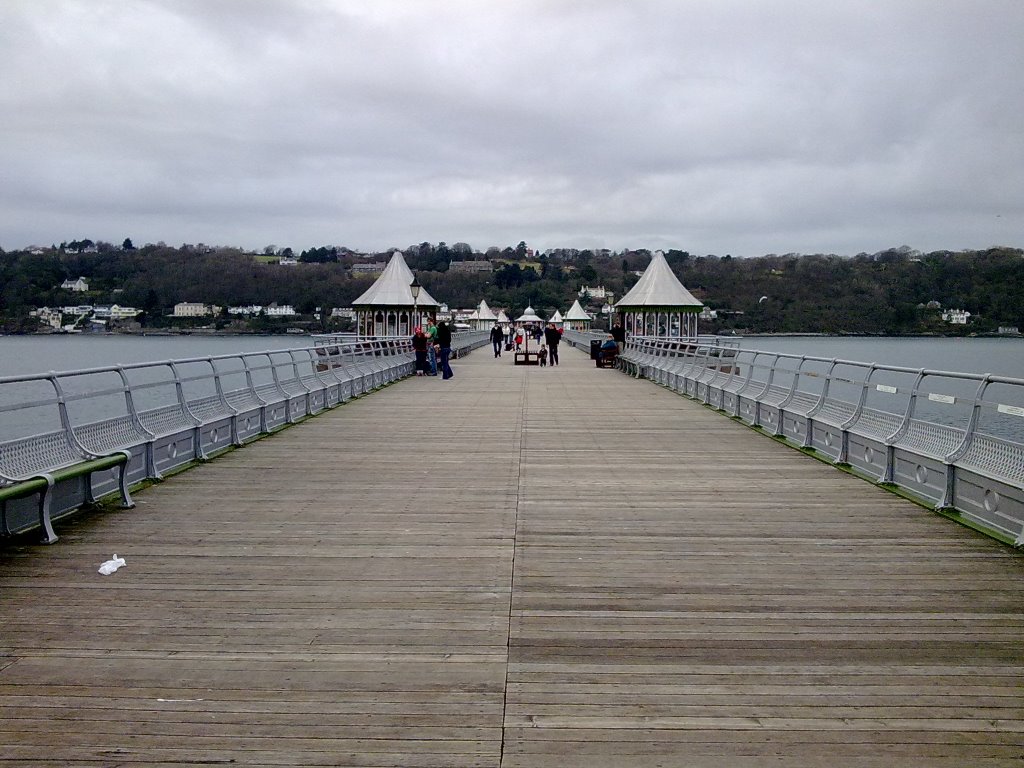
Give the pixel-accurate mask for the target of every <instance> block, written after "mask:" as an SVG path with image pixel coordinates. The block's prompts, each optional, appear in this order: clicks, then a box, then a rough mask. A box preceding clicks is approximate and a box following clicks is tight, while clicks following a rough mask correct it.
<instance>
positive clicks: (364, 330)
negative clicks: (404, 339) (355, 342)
mask: <svg viewBox="0 0 1024 768" xmlns="http://www.w3.org/2000/svg"><path fill="white" fill-rule="evenodd" d="M413 279H414V276H413V274H412V270H411V269H409V267H408V265H407V264H406V263H405V257H404V256H402V252H401V251H395V252H394V253H393V254H391V261H389V262H388V265H387V266H386V267H385V268H384V271H383V272H382V273H381V275H380V277H378V278H377V280H376V282H374V284H373V285H371V286H370V287H369V288H368V289H367V290H366V292H365V293H363V295H362V296H360V297H359V298H358V299H356V300H355V301H353V302H352V309H354V310H355V313H356V324H357V328H358V330H359V338H361V339H368V338H380V337H387V336H392V337H393V336H412V334H413V331H414V330H415V329H416V327H417V326H424V325H426V323H425V322H424V320H425V319H429V318H430V317H432V316H434V315H436V314H437V309H438V307H439V306H440V305H439V304H438V303H437V302H436V301H435V300H434V297H433V296H431V295H430V294H429V293H427V290H426V288H422V287H421V288H420V290H419V295H418V296H416V297H413V295H412V288H410V286H411V285H412V282H413Z"/></svg>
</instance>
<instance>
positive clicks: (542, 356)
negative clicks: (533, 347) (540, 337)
mask: <svg viewBox="0 0 1024 768" xmlns="http://www.w3.org/2000/svg"><path fill="white" fill-rule="evenodd" d="M537 354H538V356H539V357H538V362H539V363H540V367H541V368H543V367H544V366H545V365H547V364H548V348H547V347H545V346H544V345H543V344H541V345H540V349H538V350H537Z"/></svg>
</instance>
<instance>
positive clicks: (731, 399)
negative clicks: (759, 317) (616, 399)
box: [618, 339, 1024, 545]
mask: <svg viewBox="0 0 1024 768" xmlns="http://www.w3.org/2000/svg"><path fill="white" fill-rule="evenodd" d="M618 366H619V367H620V368H621V369H622V370H623V371H625V372H626V373H630V374H632V375H634V376H637V377H643V378H647V379H650V380H652V381H655V382H657V383H659V384H661V385H662V386H665V387H668V388H670V389H672V390H674V391H676V392H678V393H680V394H684V395H686V396H688V397H691V398H693V399H695V400H699V401H700V402H702V403H704V404H706V405H708V406H711V407H713V408H715V409H717V410H720V411H722V412H724V413H725V414H727V415H729V416H731V417H733V418H736V419H739V420H741V421H743V422H745V423H747V424H749V425H751V426H754V427H758V428H760V429H762V430H764V431H765V432H767V433H769V434H771V435H773V436H775V437H778V438H781V439H783V440H785V441H787V442H789V443H790V444H792V445H794V446H796V447H799V448H803V449H805V450H809V451H813V452H814V453H815V454H816V455H818V456H819V457H821V458H824V459H827V460H829V461H831V462H833V463H835V464H838V465H840V466H844V467H848V468H850V469H852V470H853V471H855V472H857V473H858V474H860V475H862V476H865V477H868V478H870V479H872V480H874V481H877V482H880V483H886V484H893V485H895V486H898V487H899V488H901V489H903V490H905V491H907V492H909V493H910V494H911V495H913V496H915V497H916V498H918V499H920V500H922V501H924V502H926V503H928V504H930V505H932V506H933V507H935V508H937V509H940V510H944V511H949V512H951V513H955V514H956V515H957V516H959V517H960V518H962V519H963V520H964V521H966V522H969V523H971V524H974V525H976V526H978V527H980V528H982V529H984V530H986V531H988V532H990V533H993V534H995V535H997V536H998V537H999V538H1002V539H1006V540H1011V541H1013V542H1015V543H1016V544H1017V545H1021V544H1024V379H1017V378H1012V377H1005V376H994V375H991V374H974V373H960V372H953V371H940V370H928V369H917V368H904V367H899V366H886V365H878V364H876V363H865V362H859V361H853V360H842V359H837V358H823V357H812V356H800V355H792V354H783V353H778V352H764V351H759V350H750V349H742V348H739V347H738V346H734V345H722V344H719V343H715V342H713V343H705V342H703V341H700V340H673V339H630V341H629V343H627V345H626V349H625V350H624V352H623V354H621V355H620V356H619V358H618Z"/></svg>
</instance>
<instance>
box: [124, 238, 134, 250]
mask: <svg viewBox="0 0 1024 768" xmlns="http://www.w3.org/2000/svg"><path fill="white" fill-rule="evenodd" d="M121 250H122V251H134V250H135V246H134V245H132V239H131V238H130V237H126V238H125V239H124V242H123V243H121Z"/></svg>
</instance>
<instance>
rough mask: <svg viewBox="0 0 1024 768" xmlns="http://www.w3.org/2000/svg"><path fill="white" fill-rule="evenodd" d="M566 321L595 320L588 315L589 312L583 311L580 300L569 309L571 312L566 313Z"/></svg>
mask: <svg viewBox="0 0 1024 768" xmlns="http://www.w3.org/2000/svg"><path fill="white" fill-rule="evenodd" d="M565 319H566V320H593V318H592V317H591V316H590V315H588V314H587V311H586V310H585V309H583V307H582V305H581V304H580V300H579V299H576V301H574V302H573V303H572V306H571V307H569V311H568V312H566V313H565Z"/></svg>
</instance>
